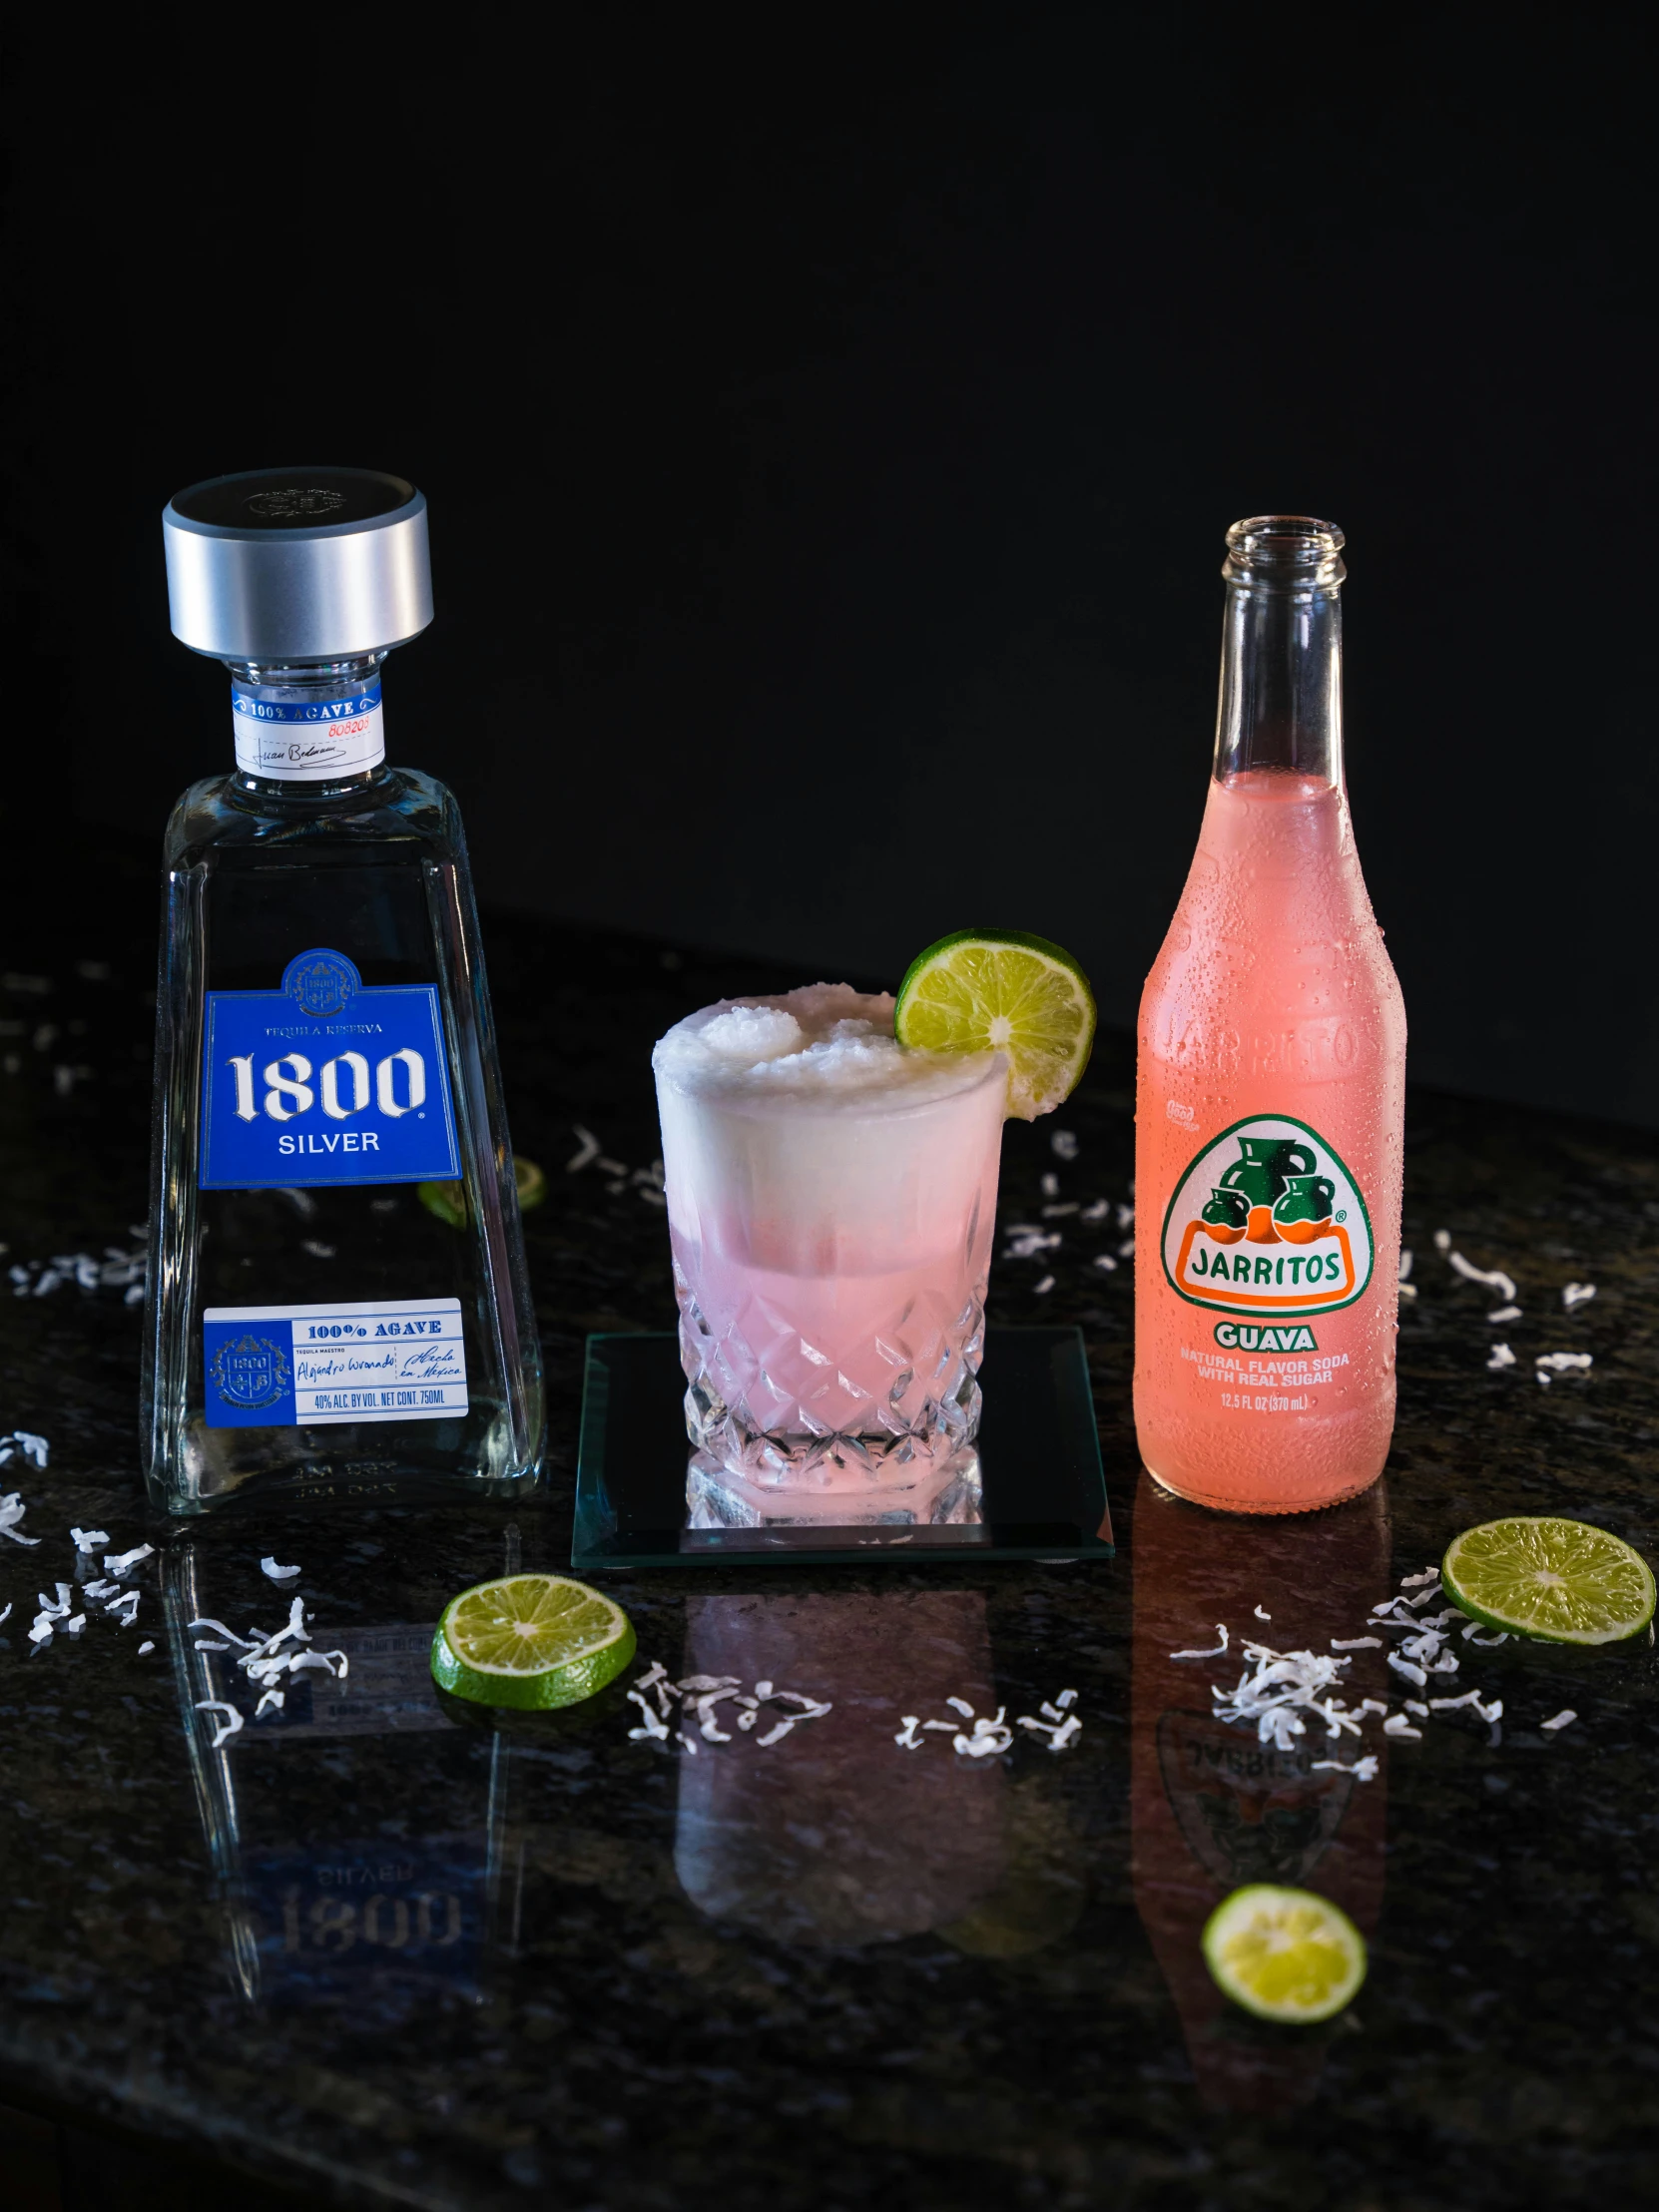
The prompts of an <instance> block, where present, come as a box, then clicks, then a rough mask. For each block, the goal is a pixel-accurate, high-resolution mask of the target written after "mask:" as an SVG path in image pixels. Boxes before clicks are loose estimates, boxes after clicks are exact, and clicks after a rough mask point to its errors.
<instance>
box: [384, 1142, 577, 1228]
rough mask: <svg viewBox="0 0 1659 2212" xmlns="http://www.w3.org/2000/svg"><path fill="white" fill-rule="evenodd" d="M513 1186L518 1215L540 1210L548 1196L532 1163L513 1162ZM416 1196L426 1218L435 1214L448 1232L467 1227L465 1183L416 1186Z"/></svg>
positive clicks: (525, 1161)
mask: <svg viewBox="0 0 1659 2212" xmlns="http://www.w3.org/2000/svg"><path fill="white" fill-rule="evenodd" d="M513 1183H514V1186H515V1187H516V1189H517V1191H518V1210H519V1212H520V1213H521V1214H527V1213H528V1212H529V1211H530V1209H531V1207H532V1206H539V1205H540V1204H541V1202H542V1200H543V1199H544V1198H545V1197H546V1196H547V1177H546V1176H545V1175H544V1174H543V1173H542V1171H541V1169H540V1168H539V1167H537V1165H536V1163H535V1161H534V1160H522V1159H517V1158H515V1159H514V1161H513ZM415 1196H416V1198H418V1199H419V1201H420V1203H421V1204H422V1206H424V1207H425V1209H426V1211H427V1212H428V1213H429V1214H436V1215H437V1217H438V1219H439V1221H446V1222H447V1223H448V1224H449V1226H450V1228H451V1229H464V1228H465V1227H466V1185H465V1184H464V1183H417V1184H416V1185H415Z"/></svg>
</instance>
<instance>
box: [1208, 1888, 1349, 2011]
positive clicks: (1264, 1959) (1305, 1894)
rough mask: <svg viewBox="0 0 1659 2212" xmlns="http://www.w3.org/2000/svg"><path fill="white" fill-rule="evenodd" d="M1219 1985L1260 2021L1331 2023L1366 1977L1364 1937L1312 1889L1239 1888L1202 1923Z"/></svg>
mask: <svg viewBox="0 0 1659 2212" xmlns="http://www.w3.org/2000/svg"><path fill="white" fill-rule="evenodd" d="M1203 1942H1204V1963H1205V1964H1206V1965H1207V1966H1208V1967H1209V1969H1210V1972H1211V1974H1212V1976H1213V1977H1214V1980H1215V1982H1216V1986H1217V1987H1218V1988H1219V1989H1221V1990H1222V1992H1223V1993H1224V1994H1225V1995H1227V1996H1230V1997H1231V1998H1232V1999H1233V2002H1234V2003H1235V2004H1242V2005H1243V2006H1244V2008H1245V2010H1246V2011H1247V2012H1254V2013H1255V2014H1256V2016H1257V2018H1258V2019H1263V2020H1328V2019H1330V2017H1331V2015H1332V2013H1333V2012H1340V2011H1341V2010H1342V2008H1343V2006H1344V2005H1345V2004H1347V2003H1348V2002H1349V2000H1350V1999H1351V1998H1352V1997H1353V1995H1354V1993H1355V1991H1356V1990H1357V1989H1358V1988H1359V1986H1360V1984H1361V1982H1362V1981H1364V1980H1365V1978H1366V1938H1365V1937H1364V1936H1362V1935H1361V1933H1360V1931H1359V1930H1358V1929H1357V1928H1356V1927H1355V1925H1354V1923H1353V1922H1352V1921H1351V1920H1350V1919H1349V1917H1348V1915H1347V1914H1346V1913H1344V1912H1342V1911H1340V1910H1339V1908H1338V1907H1337V1906H1335V1905H1333V1904H1332V1903H1331V1900H1330V1899H1329V1898H1322V1897H1316V1896H1315V1895H1314V1893H1313V1891H1312V1890H1281V1889H1276V1888H1275V1887H1274V1886H1273V1884H1271V1883H1267V1882H1253V1883H1250V1884H1249V1885H1248V1886H1247V1887H1246V1888H1245V1889H1243V1890H1235V1891H1234V1892H1233V1895H1232V1896H1231V1897H1229V1898H1223V1899H1222V1901H1221V1903H1220V1904H1219V1905H1218V1906H1217V1907H1216V1909H1215V1911H1214V1912H1213V1913H1212V1914H1211V1915H1210V1918H1209V1919H1208V1920H1207V1921H1206V1922H1205V1924H1204V1936H1203Z"/></svg>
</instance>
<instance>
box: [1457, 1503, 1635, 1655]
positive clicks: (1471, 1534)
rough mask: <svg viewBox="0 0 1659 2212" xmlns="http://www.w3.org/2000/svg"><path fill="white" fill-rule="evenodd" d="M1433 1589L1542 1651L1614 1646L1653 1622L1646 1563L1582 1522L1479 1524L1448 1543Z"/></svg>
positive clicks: (1514, 1519) (1516, 1519)
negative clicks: (1537, 1644)
mask: <svg viewBox="0 0 1659 2212" xmlns="http://www.w3.org/2000/svg"><path fill="white" fill-rule="evenodd" d="M1440 1581H1441V1583H1442V1584H1443V1586H1444V1589H1445V1594H1446V1596H1447V1597H1448V1598H1450V1600H1451V1602H1452V1604H1453V1605H1455V1606H1456V1607H1457V1608H1458V1610H1459V1611H1460V1612H1464V1613H1467V1614H1468V1615H1469V1616H1470V1618H1471V1619H1473V1620H1477V1621H1483V1622H1484V1623H1485V1625H1486V1626H1487V1627H1488V1628H1502V1629H1506V1630H1507V1631H1508V1633H1509V1634H1510V1635H1511V1636H1533V1637H1536V1638H1537V1639H1538V1640H1539V1641H1540V1642H1542V1643H1546V1644H1617V1643H1622V1642H1623V1641H1624V1639H1625V1638H1626V1637H1627V1636H1634V1635H1637V1634H1638V1633H1639V1632H1640V1631H1641V1630H1642V1629H1644V1628H1645V1627H1646V1626H1647V1624H1648V1622H1649V1621H1650V1620H1652V1618H1653V1598H1654V1587H1653V1575H1652V1573H1651V1571H1650V1570H1649V1567H1648V1563H1647V1561H1646V1560H1645V1559H1644V1558H1643V1557H1642V1555H1641V1553H1640V1552H1637V1551H1632V1550H1631V1548H1630V1546H1629V1545H1628V1544H1627V1543H1624V1542H1622V1541H1621V1540H1620V1538H1618V1537H1617V1536H1609V1535H1608V1533H1607V1531H1606V1529H1605V1528H1592V1527H1591V1526H1590V1525H1589V1523H1588V1522H1587V1521H1576V1520H1555V1519H1553V1518H1551V1517H1549V1516H1547V1515H1546V1516H1544V1517H1542V1518H1533V1517H1530V1516H1528V1515H1524V1514H1520V1513H1516V1514H1512V1515H1511V1516H1510V1518H1509V1519H1507V1520H1493V1521H1482V1522H1481V1524H1480V1526H1479V1527H1478V1528H1465V1529H1464V1531H1463V1533H1462V1534H1461V1535H1460V1536H1454V1537H1453V1538H1452V1540H1451V1543H1450V1545H1449V1546H1448V1547H1447V1550H1446V1555H1445V1558H1444V1559H1443V1560H1442V1561H1441V1563H1440Z"/></svg>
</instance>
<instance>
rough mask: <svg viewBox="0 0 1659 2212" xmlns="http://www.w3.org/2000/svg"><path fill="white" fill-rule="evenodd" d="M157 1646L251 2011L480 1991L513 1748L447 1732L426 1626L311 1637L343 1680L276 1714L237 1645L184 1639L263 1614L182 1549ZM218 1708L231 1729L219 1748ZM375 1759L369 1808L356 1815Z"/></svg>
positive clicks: (288, 1684) (304, 1684)
mask: <svg viewBox="0 0 1659 2212" xmlns="http://www.w3.org/2000/svg"><path fill="white" fill-rule="evenodd" d="M163 1571H164V1575H165V1579H166V1605H167V1616H168V1636H169V1641H170V1645H171V1649H172V1655H173V1667H174V1676H175V1680H176V1682H177V1684H178V1687H179V1694H180V1700H181V1705H182V1708H183V1714H184V1720H185V1727H186V1733H187V1736H188V1738H189V1742H190V1748H191V1766H192V1771H193V1774H194V1776H195V1780H196V1789H197V1801H198V1805H199V1808H200V1811H201V1815H202V1823H203V1828H204V1830H205V1832H206V1835H207V1839H208V1846H209V1850H210V1852H211V1854H212V1857H213V1863H214V1871H215V1874H216V1876H217V1877H218V1880H219V1884H220V1890H221V1896H222V1900H223V1903H224V1906H225V1910H226V1915H227V1939H228V1945H229V1950H230V1962H231V1968H232V1973H233V1978H234V1979H235V1981H236V1983H237V1985H238V1986H239V1987H240V1989H241V1990H242V1992H243V1994H244V1995H245V1996H247V1997H248V1998H250V1999H256V1998H257V1999H260V2000H261V2001H264V2002H270V2003H274V2004H298V2005H310V2004H319V2003H343V2004H346V2005H349V2006H350V2007H352V2008H355V2009H361V2008H363V2007H369V2008H370V2009H371V2011H372V2014H373V2016H374V2017H376V2018H377V2019H378V2020H379V2021H381V2022H384V2021H386V2020H387V2019H389V2018H392V2017H399V2016H401V2015H402V2014H404V2013H405V2012H406V2011H408V2010H409V2009H411V2008H412V2007H413V2006H415V2005H416V2004H418V2003H421V2002H423V2001H427V2000H428V1999H429V1997H430V1995H431V1994H432V1993H433V1992H435V1991H437V1990H447V1991H450V1992H454V1993H458V1994H461V1995H467V1996H472V1995H476V1994H478V1993H479V1991H480V1988H481V1985H482V1981H483V1975H484V1965H485V1960H486V1957H487V1955H488V1954H489V1953H490V1952H491V1951H492V1950H494V1949H497V1948H501V1947H504V1946H506V1945H509V1944H510V1942H511V1940H512V1937H513V1933H514V1930H515V1928H516V1923H517V1919H518V1901H517V1894H516V1893H517V1884H518V1878H519V1870H518V1863H517V1862H518V1855H517V1853H516V1852H515V1851H513V1850H511V1849H509V1847H508V1842H507V1838H508V1812H507V1799H508V1786H509V1779H510V1776H509V1764H508V1762H509V1759H510V1747H509V1745H508V1743H507V1741H506V1739H505V1738H504V1737H501V1736H488V1735H478V1734H474V1733H472V1732H471V1731H468V1730H463V1729H457V1728H455V1727H454V1725H453V1724H452V1723H451V1721H450V1720H449V1719H448V1718H447V1717H446V1715H445V1714H444V1712H443V1711H442V1709H441V1707H440V1705H439V1702H438V1697H437V1693H436V1691H435V1690H434V1688H433V1684H432V1676H431V1669H430V1665H429V1657H428V1655H429V1653H430V1650H431V1642H432V1629H431V1624H430V1623H429V1622H427V1623H419V1622H387V1623H383V1624H381V1625H380V1626H378V1627H368V1628H364V1627H358V1626H353V1627H350V1628H346V1629H326V1630H325V1629H324V1628H323V1626H322V1624H320V1623H316V1622H313V1624H312V1625H313V1627H315V1628H316V1629H317V1635H316V1638H315V1642H314V1644H313V1645H312V1647H311V1648H313V1649H316V1650H327V1651H329V1652H333V1651H335V1650H338V1651H340V1652H343V1654H344V1656H345V1659H346V1663H347V1664H346V1669H345V1672H344V1673H343V1674H342V1675H336V1674H334V1673H326V1674H325V1673H323V1672H322V1671H321V1670H320V1669H315V1670H307V1671H306V1672H305V1673H303V1674H300V1675H287V1676H284V1677H283V1683H284V1690H283V1697H284V1703H283V1706H282V1709H281V1711H280V1712H273V1713H268V1714H267V1716H266V1717H265V1718H264V1719H263V1720H256V1719H255V1718H254V1714H255V1711H256V1707H257V1705H258V1702H259V1699H258V1693H257V1692H255V1691H253V1690H251V1689H250V1687H249V1686H248V1683H247V1680H246V1677H245V1676H244V1675H243V1673H242V1672H241V1670H240V1669H239V1668H238V1667H237V1666H236V1664H235V1661H236V1656H237V1654H236V1651H235V1649H234V1648H233V1649H231V1650H229V1651H213V1650H207V1649H203V1648H201V1647H202V1646H204V1645H207V1644H210V1643H214V1642H217V1641H219V1639H218V1638H217V1637H216V1636H215V1635H214V1634H213V1632H212V1631H199V1632H197V1633H195V1634H193V1633H191V1631H190V1628H189V1624H190V1623H191V1622H192V1621H194V1620H201V1619H204V1618H208V1617H213V1618H217V1619H221V1620H223V1621H225V1623H226V1624H227V1626H230V1627H232V1628H234V1629H236V1630H237V1631H238V1633H242V1632H243V1631H245V1630H246V1629H247V1627H248V1626H249V1625H250V1621H249V1619H247V1618H245V1615H251V1616H254V1617H256V1618H257V1619H258V1620H259V1621H260V1622H261V1623H268V1622H269V1621H270V1617H271V1614H272V1611H273V1606H274V1604H275V1606H276V1608H277V1612H278V1613H280V1612H281V1611H282V1610H283V1608H284V1605H285V1601H282V1600H274V1599H273V1595H272V1592H271V1587H270V1585H269V1584H266V1585H265V1587H264V1591H263V1593H262V1592H261V1591H259V1590H257V1589H255V1588H254V1587H252V1586H251V1585H249V1586H246V1587H245V1586H244V1585H245V1584H248V1575H247V1570H246V1568H239V1566H237V1565H235V1564H233V1563H232V1562H229V1561H227V1562H224V1563H223V1564H220V1563H216V1562H214V1561H213V1560H212V1558H211V1555H209V1554H206V1553H204V1552H203V1551H202V1550H201V1549H200V1548H199V1547H197V1546H195V1545H185V1546H184V1547H182V1548H181V1549H178V1550H174V1551H170V1552H169V1553H168V1555H167V1558H166V1560H165V1563H164V1569H163ZM206 1699H214V1700H219V1701H222V1702H224V1703H226V1704H230V1705H233V1706H235V1707H236V1709H237V1710H238V1711H239V1712H240V1713H241V1714H242V1715H243V1727H242V1728H241V1730H240V1731H238V1732H237V1733H236V1734H234V1735H231V1736H228V1737H227V1738H226V1740H225V1741H224V1742H223V1743H222V1744H221V1745H220V1747H219V1748H218V1749H217V1750H216V1749H214V1748H213V1742H214V1737H215V1735H216V1733H218V1732H219V1729H220V1719H219V1716H217V1715H215V1714H214V1713H211V1712H209V1713H203V1712H201V1711H199V1710H198V1709H197V1708H198V1704H199V1701H202V1700H206ZM358 1754H360V1755H362V1758H363V1759H364V1761H367V1762H371V1763H372V1776H373V1789H372V1809H371V1811H370V1810H365V1798H367V1796H368V1795H369V1793H368V1792H367V1791H366V1789H365V1786H364V1784H365V1777H366V1775H367V1773H368V1772H369V1768H368V1766H367V1765H366V1764H364V1765H363V1767H362V1769H361V1771H360V1772H359V1771H358V1759H357V1757H356V1756H355V1755H358Z"/></svg>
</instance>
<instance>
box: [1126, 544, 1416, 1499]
mask: <svg viewBox="0 0 1659 2212" xmlns="http://www.w3.org/2000/svg"><path fill="white" fill-rule="evenodd" d="M1227 542H1228V559H1227V564H1226V566H1225V568H1224V569H1223V571H1222V573H1223V574H1224V576H1225V577H1226V578H1227V586H1228V590H1227V628H1226V635H1225V643H1224V650H1223V658H1222V691H1221V716H1220V722H1219V726H1218V729H1217V733H1216V765H1215V777H1214V780H1213V781H1212V783H1211V786H1210V798H1209V804H1208V806H1207V808H1206V809H1205V815H1204V827H1203V830H1201V832H1200V834H1199V841H1198V851H1197V853H1196V855H1195V857H1194V859H1193V865H1192V872H1191V873H1190V874H1189V876H1188V878H1187V887H1186V889H1185V890H1184V891H1183V892H1182V894H1181V903H1180V905H1179V906H1178V907H1177V909H1176V914H1175V919H1174V921H1173V922H1172V923H1171V925H1170V932H1169V935H1168V936H1167V937H1166V938H1165V940H1164V946H1163V950H1162V951H1161V952H1160V953H1159V955H1158V958H1157V960H1156V961H1155V963H1154V965H1153V969H1152V973H1151V974H1150V975H1149V976H1148V977H1147V983H1146V991H1145V994H1144V996H1143V997H1142V1000H1141V1020H1140V1069H1139V1098H1138V1105H1137V1117H1136V1205H1137V1213H1138V1217H1139V1222H1140V1232H1139V1236H1138V1238H1137V1253H1136V1276H1135V1301H1136V1305H1135V1425H1136V1428H1137V1431H1138V1433H1139V1437H1140V1445H1141V1456H1142V1458H1143V1459H1144V1460H1145V1461H1146V1464H1147V1466H1148V1467H1149V1468H1150V1469H1151V1470H1152V1472H1153V1473H1154V1474H1155V1475H1156V1476H1157V1477H1158V1479H1159V1481H1161V1482H1163V1483H1164V1484H1165V1485H1166V1486H1167V1487H1168V1488H1170V1489H1172V1490H1176V1491H1179V1492H1180V1494H1181V1495H1182V1496H1183V1497H1190V1498H1195V1499H1197V1500H1198V1501H1199V1502H1200V1503H1202V1504H1205V1505H1222V1506H1227V1507H1230V1508H1231V1509H1232V1510H1234V1511H1242V1512H1253V1513H1294V1512H1300V1511H1303V1510H1306V1509H1307V1508H1308V1507H1310V1506H1315V1505H1329V1504H1331V1503H1333V1502H1334V1501H1335V1500H1336V1499H1338V1498H1342V1497H1350V1496H1352V1495H1353V1494H1354V1493H1355V1492H1356V1491H1358V1490H1363V1489H1364V1488H1365V1487H1366V1485H1367V1484H1368V1483H1369V1482H1374V1481H1375V1480H1376V1479H1377V1477H1378V1475H1379V1474H1380V1473H1381V1472H1382V1469H1383V1460H1384V1459H1385V1457H1386V1456H1387V1450H1388V1439H1389V1437H1390V1435H1391V1434H1392V1431H1393V1418H1394V1360H1393V1354H1394V1319H1395V1307H1396V1294H1395V1280H1396V1277H1397V1274H1398V1252H1399V1194H1400V1164H1401V1150H1402V1144H1403V1120H1404V1080H1405V1013H1404V1008H1403V1006H1402V1005H1401V1003H1400V996H1399V985H1398V984H1397V983H1396V981H1395V980H1394V973H1393V969H1392V968H1391V967H1390V966H1389V964H1388V957H1387V954H1386V953H1385V952H1384V951H1383V935H1382V931H1381V930H1380V929H1379V928H1378V926H1377V923H1376V921H1375V919H1374V918H1373V915H1372V910H1371V901H1370V899H1369V898H1368V897H1367V895H1366V886H1365V880H1364V878H1363V877H1362V875H1361V873H1360V862H1359V858H1358V855H1357V854H1356V852H1355V849H1354V832H1353V828H1352V826H1351V824H1350V821H1349V813H1348V799H1347V794H1346V791H1345V789H1344V784H1343V757H1342V658H1341V621H1342V613H1341V605H1340V601H1339V599H1338V593H1339V590H1340V588H1341V585H1342V581H1343V575H1344V569H1343V564H1342V561H1341V559H1340V558H1339V549H1340V548H1341V546H1342V543H1343V534H1342V532H1341V531H1340V530H1338V529H1335V528H1333V527H1332V526H1331V525H1330V524H1328V523H1323V522H1314V521H1311V520H1309V519H1308V518H1307V517H1305V516H1301V515H1275V516H1264V517H1261V518H1259V519H1257V520H1256V521H1254V522H1240V523H1236V524H1235V525H1234V527H1233V528H1232V529H1231V530H1230V531H1229V532H1228V536H1227Z"/></svg>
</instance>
